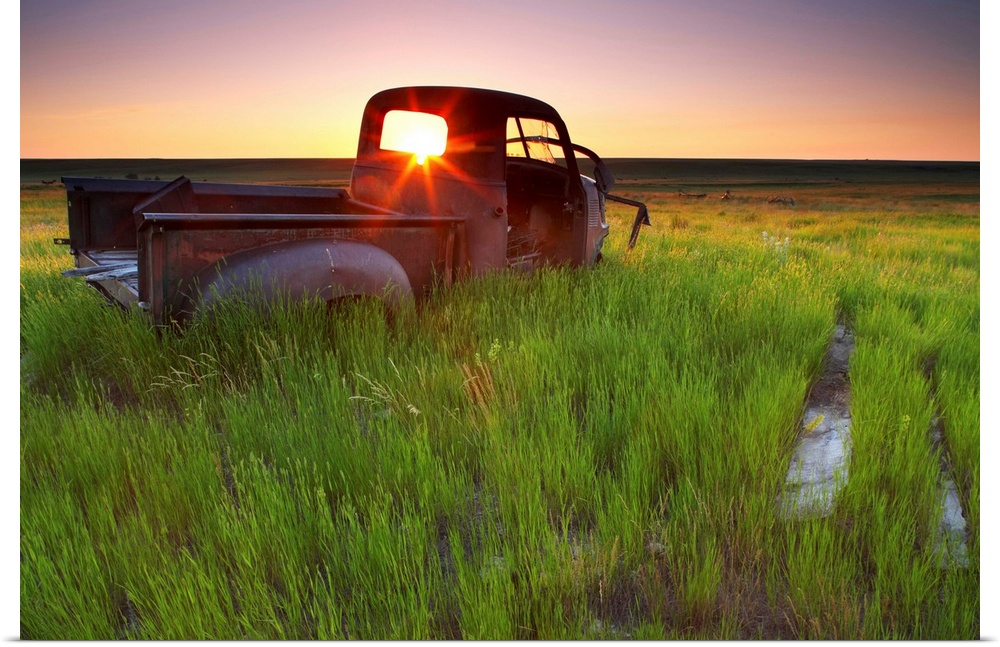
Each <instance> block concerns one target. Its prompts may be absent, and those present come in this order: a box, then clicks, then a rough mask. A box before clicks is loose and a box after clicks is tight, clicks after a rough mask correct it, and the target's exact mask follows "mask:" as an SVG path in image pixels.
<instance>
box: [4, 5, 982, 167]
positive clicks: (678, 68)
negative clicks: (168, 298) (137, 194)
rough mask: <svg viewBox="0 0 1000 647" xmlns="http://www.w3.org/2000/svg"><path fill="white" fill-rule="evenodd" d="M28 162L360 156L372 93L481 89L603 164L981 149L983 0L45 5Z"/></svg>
mask: <svg viewBox="0 0 1000 647" xmlns="http://www.w3.org/2000/svg"><path fill="white" fill-rule="evenodd" d="M20 23H21V50H20V100H21V120H20V155H21V157H22V158H90V157H139V158H148V157H164V158H178V157H208V158H225V157H353V156H354V154H355V152H356V146H357V134H358V133H357V130H358V126H359V124H360V119H361V111H362V109H363V107H364V104H365V101H366V100H367V99H368V97H369V96H371V95H372V94H374V93H375V92H377V91H379V90H382V89H385V88H388V87H395V86H400V85H471V86H478V87H489V88H495V89H500V90H506V91H510V92H518V93H521V94H527V95H530V96H534V97H537V98H539V99H542V100H543V101H546V102H548V103H550V104H552V105H553V106H554V107H555V108H556V109H557V110H559V112H560V114H562V116H563V118H564V119H565V121H566V122H567V124H568V126H569V129H570V133H571V135H572V136H573V138H574V140H576V141H577V142H578V143H580V144H583V145H585V146H588V147H590V148H593V149H594V150H596V151H597V152H598V153H599V154H600V155H602V156H604V157H681V158H683V157H709V158H711V157H728V158H790V159H866V158H867V159H919V160H969V161H978V160H979V158H980V60H979V48H980V16H979V3H978V2H970V1H968V0H947V1H945V0H879V1H877V2H875V1H869V0H838V2H813V1H810V0H708V1H705V2H697V3H692V2H687V1H667V0H664V1H637V0H623V1H620V2H613V3H611V2H580V1H577V2H570V1H559V2H545V1H539V0H535V1H533V2H529V1H524V0H509V1H508V2H505V3H471V2H459V1H457V0H426V1H425V2H421V3H419V4H417V3H410V2H403V1H402V0H368V1H366V2H363V3H362V2H331V1H323V0H285V1H284V2H281V3H273V2H239V1H236V0H214V1H212V0H208V1H195V0H177V1H174V2H170V3H164V2H158V1H153V0H134V1H124V0H92V1H88V2H78V1H77V2H74V1H69V0H33V1H32V2H22V4H21V10H20Z"/></svg>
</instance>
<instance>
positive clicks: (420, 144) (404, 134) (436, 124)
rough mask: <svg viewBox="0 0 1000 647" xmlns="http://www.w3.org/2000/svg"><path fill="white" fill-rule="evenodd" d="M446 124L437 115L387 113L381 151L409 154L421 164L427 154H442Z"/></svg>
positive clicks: (399, 111)
mask: <svg viewBox="0 0 1000 647" xmlns="http://www.w3.org/2000/svg"><path fill="white" fill-rule="evenodd" d="M447 141H448V123H447V122H446V121H445V120H444V118H443V117H441V116H440V115H432V114H428V113H426V112H411V111H409V110H391V111H389V112H388V113H386V115H385V121H383V123H382V141H381V142H380V143H379V147H380V148H382V149H383V150H389V151H399V152H401V153H412V154H413V155H414V156H415V157H416V159H417V164H420V165H423V164H424V162H426V161H427V157H428V156H430V155H441V154H442V153H444V149H445V144H446V142H447Z"/></svg>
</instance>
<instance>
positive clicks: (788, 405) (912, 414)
mask: <svg viewBox="0 0 1000 647" xmlns="http://www.w3.org/2000/svg"><path fill="white" fill-rule="evenodd" d="M610 166H611V168H612V170H613V171H614V173H615V175H616V177H618V178H619V184H618V186H617V188H616V191H615V192H616V193H619V194H621V195H624V196H626V197H631V198H635V199H642V200H645V201H646V202H647V203H648V204H649V207H650V217H651V220H652V223H653V224H652V226H651V227H645V228H643V233H642V236H641V237H640V240H639V244H638V245H637V247H636V248H635V249H634V250H633V251H632V252H626V251H625V243H626V240H627V236H628V228H629V224H630V220H631V216H632V213H631V212H630V211H629V210H628V209H627V208H624V207H622V208H620V207H619V206H618V205H611V206H609V221H610V222H611V227H612V233H611V235H610V236H609V239H608V241H607V243H606V247H605V254H604V261H603V262H602V263H601V264H600V265H598V266H597V267H596V268H595V269H594V270H592V271H583V270H568V269H564V268H563V269H560V268H553V269H550V270H545V271H541V272H537V273H535V274H533V275H530V276H527V275H519V274H506V273H504V274H498V275H495V276H490V277H486V278H483V279H480V280H475V281H470V282H467V283H462V284H459V285H457V286H454V287H453V288H451V289H449V290H446V291H444V290H443V291H440V292H435V293H434V294H432V295H431V297H430V298H429V299H428V300H427V301H425V302H423V303H421V304H420V305H419V306H417V307H416V308H414V309H412V310H406V311H404V312H402V313H399V314H398V315H397V316H395V317H393V318H388V319H387V318H386V317H385V316H384V313H383V312H381V311H380V310H379V308H377V307H373V306H372V304H366V303H359V304H355V305H353V306H349V307H346V308H344V309H340V310H337V311H336V312H335V316H331V314H330V312H328V310H327V309H326V307H325V306H324V305H323V304H317V303H306V304H289V305H288V306H287V307H285V308H281V309H279V310H278V311H276V312H272V313H271V314H270V315H268V316H262V315H261V313H258V312H255V311H254V310H253V309H252V308H251V307H248V306H246V305H245V304H239V303H234V304H232V306H231V307H230V308H228V309H226V310H225V311H224V312H222V313H220V315H219V317H218V318H217V319H216V320H214V321H212V322H206V323H204V324H202V325H196V326H192V327H191V328H190V329H189V330H187V331H185V333H184V334H183V335H176V334H161V333H160V332H158V331H156V330H154V329H152V328H151V327H150V326H149V325H148V323H147V322H146V321H145V320H143V318H142V317H141V315H140V314H138V313H126V312H123V311H120V310H119V309H117V308H109V307H106V306H105V304H104V303H103V302H102V300H101V298H100V297H99V295H97V294H96V293H95V292H93V291H92V290H89V289H87V288H86V287H85V285H84V284H83V283H82V282H81V281H80V280H78V279H67V278H64V277H62V276H61V275H60V272H61V271H62V270H64V269H68V268H69V267H71V266H72V259H71V257H70V256H68V255H67V254H66V248H65V247H57V246H54V245H53V244H52V239H53V238H56V237H64V236H66V234H67V232H66V221H65V219H66V209H65V194H64V192H63V190H62V187H61V185H59V183H58V178H59V177H61V176H74V175H86V176H105V177H124V176H125V175H134V176H136V177H140V178H144V177H151V178H152V177H160V178H161V179H164V180H168V179H173V177H176V176H177V175H180V174H184V175H187V176H188V177H190V178H191V179H192V180H195V181H200V180H212V181H243V182H280V183H292V184H307V185H331V186H346V184H347V181H348V178H349V172H350V161H349V160H89V161H88V160H72V161H65V160H22V165H21V276H20V280H21V292H20V340H21V341H20V350H21V373H20V378H21V379H20V421H21V425H20V433H21V442H20V454H21V455H20V467H21V469H20V500H21V516H20V529H21V532H20V549H21V576H20V577H21V582H20V586H21V601H20V602H21V606H20V608H21V637H22V638H37V639H88V638H96V639H114V638H142V639H239V638H254V639H273V638H287V639H296V638H299V639H311V638H320V639H329V638H355V639H429V638H446V639H460V638H464V639H525V638H541V639H561V638H590V639H600V638H611V639H625V638H635V639H683V638H695V639H760V638H764V639H778V638H791V639H804V638H818V639H848V640H853V639H889V638H902V639H971V638H976V637H978V636H979V631H980V630H979V627H980V570H979V552H980V538H979V529H980V520H979V512H980V502H979V483H980V478H979V467H980V456H979V429H980V419H979V405H980V383H979V366H980V364H979V362H980V355H979V349H980V333H979V308H980V305H979V304H980V270H979V267H980V265H979V264H980V236H979V217H980V214H979V164H978V163H975V164H963V163H924V162H865V161H858V162H796V161H782V160H775V161H768V160H756V161H754V160H610ZM53 180H55V183H54V184H48V183H51V182H52V181H53ZM723 196H726V198H725V199H723ZM838 331H847V333H849V335H850V336H851V339H852V340H853V346H852V352H851V356H850V360H849V366H848V368H847V370H846V372H845V373H844V374H843V375H842V381H843V384H844V385H845V386H844V388H846V389H849V401H850V434H851V441H850V445H849V446H848V447H844V448H843V449H844V450H845V454H846V455H847V456H848V459H849V469H847V470H845V472H844V473H843V475H842V477H841V480H842V482H841V483H840V488H839V489H838V490H837V493H836V497H835V500H834V501H833V506H832V509H831V511H830V512H829V513H828V514H826V515H825V516H821V515H813V516H809V515H802V516H799V515H788V514H785V513H784V512H783V508H782V506H781V505H780V503H779V501H780V499H781V495H782V493H783V492H784V491H785V489H786V479H787V477H788V472H789V465H790V461H791V460H792V458H793V456H794V455H795V451H796V447H797V445H798V442H799V439H800V438H801V437H802V436H804V435H806V434H808V433H810V432H811V431H812V430H813V429H815V428H816V427H817V426H819V425H821V424H822V421H817V420H816V419H806V411H807V406H806V405H807V402H809V399H810V395H811V394H813V393H815V392H817V391H818V390H820V389H818V387H817V384H818V383H819V382H820V381H821V379H822V378H823V377H824V376H825V375H827V374H828V373H829V371H828V370H826V369H828V368H829V366H828V360H827V359H826V357H827V351H828V349H829V348H830V347H831V343H832V342H833V341H834V340H835V337H837V335H838V334H839V335H841V336H843V333H842V332H838ZM949 483H950V484H951V486H952V490H949V488H948V484H949ZM949 491H952V492H953V495H954V496H955V497H957V500H958V501H959V502H960V507H961V514H962V516H963V519H964V526H963V527H962V528H963V529H962V531H961V533H960V536H958V537H955V536H954V534H948V533H942V531H941V528H942V519H944V518H945V517H946V516H947V515H946V510H947V508H946V507H945V506H944V505H943V503H944V501H945V499H946V498H947V493H948V492H949ZM963 556H964V558H963Z"/></svg>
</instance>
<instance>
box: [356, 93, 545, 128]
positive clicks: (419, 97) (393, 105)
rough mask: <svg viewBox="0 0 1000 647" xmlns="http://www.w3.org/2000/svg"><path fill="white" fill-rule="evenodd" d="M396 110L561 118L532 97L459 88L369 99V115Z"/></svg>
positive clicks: (542, 102)
mask: <svg viewBox="0 0 1000 647" xmlns="http://www.w3.org/2000/svg"><path fill="white" fill-rule="evenodd" d="M393 109H402V110H416V111H421V112H434V113H438V114H440V113H444V112H446V113H449V114H463V115H477V116H480V117H481V118H484V119H491V120H493V119H497V118H505V117H507V116H508V115H510V114H517V115H520V116H524V117H536V118H539V119H546V120H549V121H552V120H553V119H559V113H558V112H556V110H555V108H553V107H552V106H550V105H549V104H547V103H545V102H544V101H539V100H538V99H534V98H532V97H526V96H524V95H521V94H514V93H512V92H502V91H500V90H488V89H484V88H464V87H455V86H410V87H402V88H392V89H389V90H383V91H381V92H379V93H378V94H376V95H375V96H373V97H372V98H371V99H369V100H368V105H367V107H366V108H365V113H366V114H367V113H369V111H371V112H374V113H384V112H387V111H389V110H393Z"/></svg>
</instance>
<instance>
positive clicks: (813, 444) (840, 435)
mask: <svg viewBox="0 0 1000 647" xmlns="http://www.w3.org/2000/svg"><path fill="white" fill-rule="evenodd" d="M853 352H854V334H853V333H851V332H850V331H849V330H847V329H846V328H845V327H844V325H843V324H837V327H836V330H835V331H834V334H833V340H832V341H831V342H830V347H829V348H828V349H827V351H826V357H824V358H823V370H822V373H821V374H820V377H819V379H818V380H817V381H816V384H815V385H814V386H813V388H812V390H811V391H810V393H809V401H808V402H807V403H806V412H805V415H804V416H803V421H802V431H801V433H800V438H799V444H798V446H797V447H796V448H795V453H794V454H793V455H792V460H791V462H790V464H789V466H788V476H787V477H786V479H785V490H784V492H782V493H781V495H780V497H779V499H778V506H779V513H780V514H781V516H783V517H784V518H786V519H787V518H798V519H807V518H814V517H826V516H829V515H830V514H831V513H832V512H833V507H834V499H835V498H836V495H837V493H838V492H839V491H840V490H841V488H843V487H844V485H845V484H846V483H847V471H848V465H849V464H850V459H851V387H850V382H849V381H848V378H847V373H848V367H849V365H850V359H851V353H853Z"/></svg>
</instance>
